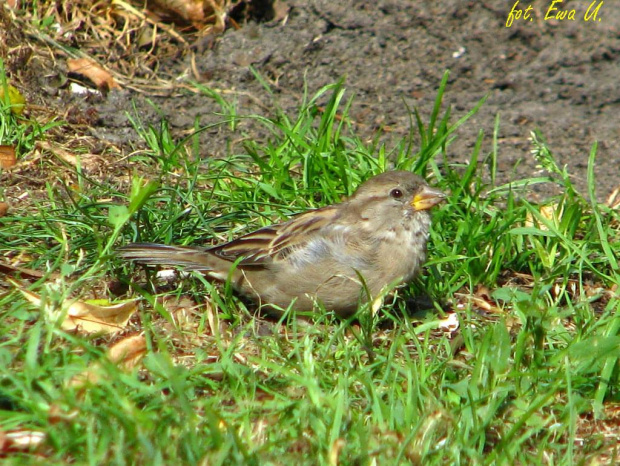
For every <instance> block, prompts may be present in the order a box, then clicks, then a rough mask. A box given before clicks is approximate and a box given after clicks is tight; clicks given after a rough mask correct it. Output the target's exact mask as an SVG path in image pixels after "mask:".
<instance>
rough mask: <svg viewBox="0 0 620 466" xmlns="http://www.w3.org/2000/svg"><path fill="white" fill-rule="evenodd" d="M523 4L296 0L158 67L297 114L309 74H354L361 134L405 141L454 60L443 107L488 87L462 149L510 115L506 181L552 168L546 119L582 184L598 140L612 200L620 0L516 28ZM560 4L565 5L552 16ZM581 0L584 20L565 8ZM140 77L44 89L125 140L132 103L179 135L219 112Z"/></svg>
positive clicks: (467, 150) (212, 146) (229, 140)
mask: <svg viewBox="0 0 620 466" xmlns="http://www.w3.org/2000/svg"><path fill="white" fill-rule="evenodd" d="M514 3H515V2H514V1H512V0H510V1H501V0H496V1H447V0H434V1H403V0H391V1H390V0H388V1H385V0H378V1H365V0H360V1H342V2H332V1H321V0H314V1H300V0H288V1H287V3H286V7H287V8H288V13H287V14H285V15H283V14H282V13H281V12H280V14H278V15H277V16H276V18H275V19H271V20H266V21H262V22H256V21H254V20H251V19H250V20H249V21H247V22H246V23H245V24H242V27H240V28H239V29H234V28H229V29H228V30H227V31H226V32H225V33H223V34H221V35H218V36H215V37H214V36H209V37H206V38H203V39H200V40H197V41H196V42H194V43H193V44H192V50H193V52H194V59H193V60H194V63H192V55H191V54H189V53H179V54H177V55H176V56H175V55H173V56H168V57H163V58H162V60H161V62H160V63H159V68H158V73H159V74H160V76H161V77H163V78H165V79H168V80H171V79H177V80H178V82H182V81H183V80H195V79H196V78H198V79H199V80H200V81H201V83H202V84H203V85H205V86H208V87H210V88H213V89H216V90H220V91H223V92H224V94H223V95H224V97H225V98H226V99H228V100H229V101H231V102H232V101H234V100H236V101H237V111H238V113H239V114H241V115H248V114H263V115H270V116H272V115H274V111H275V110H274V109H275V108H276V107H280V108H282V109H284V110H285V111H286V112H287V113H288V114H290V115H295V114H296V111H297V109H298V108H299V105H300V103H301V102H302V97H303V92H304V86H307V88H308V92H309V94H310V95H312V94H314V93H315V92H317V91H318V90H319V89H320V88H321V87H322V86H325V85H327V84H330V83H334V82H336V81H337V80H338V79H340V78H341V77H345V87H346V89H347V94H346V97H351V96H354V100H353V105H352V107H351V111H350V117H351V119H352V121H353V122H354V125H355V130H356V132H357V134H358V136H360V137H361V138H362V139H363V140H368V141H371V140H372V138H373V135H374V134H375V133H376V131H377V130H378V129H380V128H383V129H384V130H385V134H386V136H385V138H384V139H385V142H386V144H388V147H393V146H394V144H395V143H396V142H397V140H398V139H400V138H401V137H403V136H405V135H406V134H407V133H408V131H409V129H410V113H409V109H408V107H409V108H414V107H417V108H418V109H419V110H420V113H421V115H422V117H423V120H424V121H428V118H429V115H430V110H431V108H432V105H433V102H434V99H435V97H436V92H437V88H438V86H439V83H440V81H441V78H442V76H443V73H444V71H445V70H450V78H449V84H448V88H447V92H446V95H445V97H444V107H445V106H447V105H450V106H452V114H453V121H456V119H457V118H459V117H461V116H463V115H464V114H466V113H467V112H468V111H470V110H471V109H472V108H473V107H474V106H475V105H476V103H477V102H478V101H479V100H480V99H482V98H483V97H484V96H485V95H488V100H487V101H486V103H485V104H484V105H483V106H482V108H481V109H480V111H479V112H478V114H477V115H475V116H474V117H473V118H472V119H470V120H469V121H468V122H467V123H466V124H465V125H464V126H462V127H461V128H460V129H459V131H458V133H457V139H456V141H455V142H454V143H453V144H452V145H450V146H449V147H448V149H447V155H448V158H449V159H450V160H451V161H458V162H466V161H467V160H468V159H469V158H470V156H471V153H472V150H473V146H474V143H475V141H476V138H477V137H478V134H479V131H480V130H483V131H484V133H485V135H486V136H485V140H484V143H483V147H482V151H481V154H482V155H485V154H487V153H488V152H489V151H490V150H491V148H492V133H493V128H494V122H495V118H496V115H497V114H499V115H500V118H501V120H500V129H499V139H498V143H499V145H498V146H499V160H498V165H499V166H498V168H499V171H500V172H501V179H502V181H507V180H510V179H513V178H515V177H525V176H535V175H538V174H542V173H543V172H542V171H541V169H540V168H539V167H537V162H536V161H535V160H534V159H533V157H532V155H531V152H530V151H531V149H532V145H531V143H530V141H529V137H530V132H531V131H533V130H535V129H539V130H540V131H541V133H542V134H543V136H544V137H545V138H546V140H547V142H548V144H549V147H550V148H551V150H552V151H553V153H554V154H555V156H556V157H557V158H558V160H559V162H560V164H561V165H563V164H567V165H568V169H569V173H570V174H571V175H572V176H573V177H574V178H573V179H574V182H575V184H576V186H577V187H578V189H579V190H580V191H581V192H582V193H583V194H584V195H587V191H586V168H587V162H588V156H589V153H590V150H591V147H592V145H593V143H595V142H598V155H597V159H596V167H595V174H596V175H595V177H596V189H597V195H598V197H599V199H600V200H604V199H605V198H606V197H607V196H608V195H609V194H610V193H611V191H612V190H613V189H614V188H616V187H617V186H618V184H619V183H620V177H619V174H620V124H619V123H620V116H619V115H620V85H619V78H618V76H619V74H620V62H619V60H620V4H618V3H617V2H609V1H606V2H600V5H601V6H600V8H599V9H598V10H597V11H596V17H593V16H592V17H591V18H590V20H589V21H586V20H585V19H584V14H585V13H586V10H587V9H588V7H589V6H590V1H588V0H572V1H570V0H566V1H564V2H555V3H554V2H553V1H552V0H545V1H535V2H531V5H532V9H531V11H530V12H529V19H528V20H524V19H523V17H521V18H519V19H514V20H513V22H512V25H511V26H510V27H506V24H507V20H508V19H509V13H510V12H511V9H512V7H513V5H514ZM528 5H530V3H528V2H518V5H517V8H518V9H521V10H522V11H525V9H526V8H527V7H528ZM597 5H599V2H594V6H593V7H592V8H591V9H590V14H591V15H594V9H595V7H596V6H597ZM549 8H556V10H555V11H552V12H551V13H549V15H550V16H551V17H550V18H548V19H545V15H547V14H548V13H547V10H548V9H549ZM573 9H574V10H575V12H574V17H575V19H574V20H571V19H568V18H565V19H563V20H561V19H558V18H557V17H556V16H559V15H561V14H562V12H570V10H573ZM263 13H264V12H263ZM266 15H267V17H269V11H268V12H267V13H266ZM272 16H273V15H272ZM110 65H112V64H110ZM250 65H251V66H252V67H254V68H255V69H256V71H257V72H258V73H259V74H260V75H261V76H262V77H263V78H264V79H265V80H266V81H267V82H268V83H269V85H270V86H271V90H272V94H270V93H269V92H267V91H266V90H265V88H264V87H263V85H262V84H261V83H260V82H259V81H258V80H257V79H256V78H255V77H254V75H253V74H252V72H251V70H250ZM48 74H49V73H48ZM42 84H45V83H42ZM43 88H44V87H43ZM130 88H131V86H127V85H125V86H124V89H122V90H113V91H111V92H109V93H108V94H107V95H106V96H104V97H99V98H93V97H90V98H86V97H82V96H80V97H76V96H71V95H70V93H69V92H68V90H67V89H63V90H62V91H61V92H60V93H58V94H57V95H55V96H51V95H50V96H48V97H45V96H43V98H47V99H48V101H50V102H51V103H52V104H53V105H56V106H62V105H67V106H69V105H76V104H77V105H78V106H79V107H80V108H81V109H82V110H83V111H85V110H89V109H91V110H92V109H93V108H94V109H95V110H96V112H97V115H98V117H97V118H96V119H95V121H94V123H93V126H94V127H93V131H94V134H96V135H97V136H98V137H99V138H102V139H104V140H108V141H111V142H113V143H115V144H117V145H120V146H122V147H125V148H126V149H127V151H129V148H130V147H132V145H133V144H135V143H136V142H138V141H139V138H138V136H137V135H136V133H135V131H134V129H133V128H132V127H131V125H130V123H129V121H128V118H127V114H126V112H128V113H130V114H136V113H138V114H139V115H140V117H141V118H142V121H143V123H144V124H147V123H151V124H154V125H156V126H158V125H159V121H160V120H161V119H162V118H166V119H168V120H169V123H170V126H171V128H172V130H173V132H174V134H176V135H178V136H179V137H180V136H182V135H186V134H188V133H189V132H190V131H191V130H192V128H193V127H194V124H195V119H196V117H199V119H200V123H201V124H202V125H204V124H208V123H212V122H215V121H218V119H221V117H219V116H216V115H214V112H220V111H221V108H220V106H219V105H218V104H217V103H216V102H215V101H214V100H213V99H212V98H210V97H208V96H205V95H199V94H195V93H191V92H189V91H186V92H184V91H183V90H182V89H181V90H179V89H178V88H176V89H174V90H170V91H168V92H162V91H161V90H158V91H157V92H154V93H152V94H149V93H145V92H136V91H133V90H130ZM150 102H153V103H154V104H155V105H156V106H157V107H158V110H156V109H155V108H154V107H153V105H152V104H151V103H150ZM134 107H135V109H137V112H136V110H134ZM243 131H244V136H246V137H250V138H256V139H262V138H264V137H265V136H266V135H265V134H263V132H262V131H263V130H262V129H260V128H259V127H257V126H252V125H251V124H249V123H246V124H245V126H244V127H243ZM202 138H203V139H202V141H203V145H202V154H203V156H204V157H210V156H213V155H222V154H224V153H226V151H228V150H230V148H231V147H232V148H233V150H242V148H238V147H235V141H238V140H239V139H240V138H239V135H236V136H234V135H231V134H228V133H227V132H226V128H225V127H220V128H218V129H214V130H212V131H210V132H205V133H203V134H202ZM515 166H516V168H515Z"/></svg>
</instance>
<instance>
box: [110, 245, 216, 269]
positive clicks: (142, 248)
mask: <svg viewBox="0 0 620 466" xmlns="http://www.w3.org/2000/svg"><path fill="white" fill-rule="evenodd" d="M118 253H119V255H120V256H121V257H122V258H124V259H128V260H132V261H136V262H139V263H141V264H147V265H174V266H180V267H183V268H184V269H185V270H188V271H191V270H197V271H209V270H213V266H212V265H210V261H209V257H210V256H209V254H208V253H206V252H205V250H204V249H199V248H192V247H184V246H168V245H166V244H157V243H131V244H128V245H127V246H122V247H120V248H119V249H118Z"/></svg>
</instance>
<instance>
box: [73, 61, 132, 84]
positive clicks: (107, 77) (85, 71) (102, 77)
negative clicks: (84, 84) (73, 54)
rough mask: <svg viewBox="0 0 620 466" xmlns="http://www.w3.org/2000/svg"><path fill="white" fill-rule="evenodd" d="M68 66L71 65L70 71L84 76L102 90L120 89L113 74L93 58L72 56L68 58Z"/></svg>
mask: <svg viewBox="0 0 620 466" xmlns="http://www.w3.org/2000/svg"><path fill="white" fill-rule="evenodd" d="M67 66H68V67H69V72H71V73H75V74H79V75H81V76H84V77H85V78H87V79H89V80H90V81H92V83H93V84H94V85H95V86H97V88H98V89H100V90H103V91H107V90H110V89H120V86H119V85H118V83H117V82H116V81H115V80H114V78H113V77H112V75H111V74H110V73H109V72H107V71H106V70H104V69H103V68H102V67H101V66H99V65H98V64H97V63H95V62H94V61H92V60H89V59H87V58H70V59H69V60H67Z"/></svg>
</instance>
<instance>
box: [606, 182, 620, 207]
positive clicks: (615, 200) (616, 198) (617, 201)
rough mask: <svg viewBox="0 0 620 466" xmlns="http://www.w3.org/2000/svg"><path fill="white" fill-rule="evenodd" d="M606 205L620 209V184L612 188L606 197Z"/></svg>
mask: <svg viewBox="0 0 620 466" xmlns="http://www.w3.org/2000/svg"><path fill="white" fill-rule="evenodd" d="M607 205H608V206H609V208H610V209H619V210H620V186H618V187H617V188H616V189H614V190H613V191H612V192H611V194H610V195H609V197H608V198H607Z"/></svg>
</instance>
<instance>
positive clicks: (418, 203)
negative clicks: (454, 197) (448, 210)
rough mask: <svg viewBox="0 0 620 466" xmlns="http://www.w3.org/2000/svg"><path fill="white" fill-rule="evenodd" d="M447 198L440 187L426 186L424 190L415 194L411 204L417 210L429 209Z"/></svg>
mask: <svg viewBox="0 0 620 466" xmlns="http://www.w3.org/2000/svg"><path fill="white" fill-rule="evenodd" d="M445 198H446V195H445V194H444V193H443V192H441V191H440V190H438V189H435V188H431V187H430V186H424V187H423V188H422V191H420V192H419V193H418V194H416V195H415V196H413V200H412V201H411V206H412V207H413V208H414V209H415V210H427V209H430V208H431V207H433V206H434V205H437V204H439V203H440V202H441V201H443V200H444V199H445Z"/></svg>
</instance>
